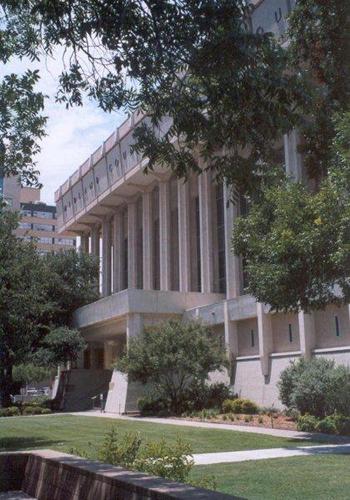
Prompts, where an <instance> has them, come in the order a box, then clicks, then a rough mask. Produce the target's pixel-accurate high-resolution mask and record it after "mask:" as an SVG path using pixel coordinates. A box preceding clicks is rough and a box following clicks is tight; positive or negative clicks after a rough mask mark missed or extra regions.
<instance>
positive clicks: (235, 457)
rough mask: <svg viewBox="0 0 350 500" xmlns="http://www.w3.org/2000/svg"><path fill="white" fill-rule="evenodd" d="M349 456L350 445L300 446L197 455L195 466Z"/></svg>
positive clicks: (195, 455)
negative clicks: (271, 459) (315, 456)
mask: <svg viewBox="0 0 350 500" xmlns="http://www.w3.org/2000/svg"><path fill="white" fill-rule="evenodd" d="M327 454H332V455H334V454H338V455H349V454H350V444H344V445H342V444H338V445H320V446H300V447H297V448H288V449H287V448H271V449H268V450H248V451H228V452H220V453H197V454H194V455H193V460H194V463H195V465H210V464H222V463H233V462H246V461H249V460H266V459H268V458H286V457H300V456H310V455H327Z"/></svg>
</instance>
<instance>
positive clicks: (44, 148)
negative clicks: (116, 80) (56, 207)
mask: <svg viewBox="0 0 350 500" xmlns="http://www.w3.org/2000/svg"><path fill="white" fill-rule="evenodd" d="M28 67H30V68H31V69H36V68H38V69H39V70H40V76H41V80H40V84H39V85H38V88H39V89H40V90H41V91H42V92H43V93H44V94H46V95H48V96H49V99H48V100H47V101H46V109H45V115H46V116H48V122H47V128H46V132H47V136H46V137H45V138H44V139H43V140H42V142H41V153H40V154H39V155H37V157H36V161H37V166H38V170H40V181H41V183H42V184H43V189H42V193H41V197H42V200H43V201H45V202H46V203H54V192H55V190H56V189H57V188H58V187H59V186H60V185H61V184H62V183H63V182H64V181H65V180H66V179H67V178H68V177H69V176H70V175H71V174H72V173H73V172H74V171H75V170H76V169H77V168H78V167H79V165H81V164H82V163H83V162H84V161H85V160H86V159H87V158H88V156H89V155H90V154H91V153H92V152H93V151H94V150H95V149H97V147H98V146H99V145H100V144H101V143H102V141H103V140H104V139H106V138H107V137H108V136H109V135H110V134H111V133H112V132H113V130H114V129H115V128H116V127H117V126H118V125H119V124H120V123H121V122H122V121H123V120H124V119H125V115H124V114H123V113H122V112H120V113H112V114H110V113H104V112H103V111H102V110H101V109H99V108H98V107H97V105H96V104H95V102H93V101H87V102H86V103H85V105H84V106H83V107H75V108H72V109H69V110H66V109H65V106H64V105H63V104H58V103H56V102H55V99H54V96H55V93H56V90H57V82H58V75H59V73H60V71H61V69H62V58H60V57H59V56H57V55H56V58H55V59H48V58H45V60H42V61H41V62H40V63H28V62H25V61H14V62H12V63H11V64H7V65H6V66H5V67H2V68H1V71H0V77H1V76H2V75H4V74H8V73H11V72H15V73H22V72H23V71H25V69H26V68H28Z"/></svg>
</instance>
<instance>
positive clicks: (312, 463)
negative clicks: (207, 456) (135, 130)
mask: <svg viewBox="0 0 350 500" xmlns="http://www.w3.org/2000/svg"><path fill="white" fill-rule="evenodd" d="M349 470H350V456H349V455H322V456H309V457H293V458H279V459H276V458H274V459H268V460H260V461H252V462H241V463H235V464H218V465H202V466H197V467H195V468H194V469H193V471H192V472H191V478H193V479H196V478H199V477H203V475H204V476H207V475H214V476H215V478H216V480H217V489H218V490H219V491H221V492H224V493H229V494H231V495H237V496H241V497H243V498H248V499H249V500H254V499H259V500H263V499H268V500H274V499H276V500H277V499H281V498H283V500H292V499H293V500H295V499H299V498H300V499H303V500H305V499H315V498H317V500H323V499H324V500H330V499H337V500H342V499H349V497H350V494H349V492H350V475H349Z"/></svg>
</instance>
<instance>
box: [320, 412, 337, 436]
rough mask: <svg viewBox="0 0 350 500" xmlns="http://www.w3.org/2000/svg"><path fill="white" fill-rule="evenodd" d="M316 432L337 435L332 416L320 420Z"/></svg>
mask: <svg viewBox="0 0 350 500" xmlns="http://www.w3.org/2000/svg"><path fill="white" fill-rule="evenodd" d="M315 430H316V431H317V432H323V433H324V434H336V433H337V425H336V421H335V418H334V416H332V415H329V416H328V417H325V418H323V419H322V420H320V421H319V422H318V423H317V425H316V429H315Z"/></svg>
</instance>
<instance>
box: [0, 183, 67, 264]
mask: <svg viewBox="0 0 350 500" xmlns="http://www.w3.org/2000/svg"><path fill="white" fill-rule="evenodd" d="M0 198H1V199H3V200H4V201H5V202H6V204H7V206H8V207H9V209H11V210H16V211H19V213H20V215H21V220H20V222H19V225H18V228H17V230H16V232H15V233H16V235H17V236H18V237H19V238H22V239H24V240H27V241H33V243H35V246H36V247H37V249H38V251H39V252H40V253H42V254H44V253H47V252H59V251H62V250H68V249H72V248H76V237H75V235H74V234H72V233H69V232H64V233H60V234H58V232H57V220H56V206H55V205H47V204H46V203H44V202H42V201H40V189H38V188H32V187H23V186H21V183H20V181H19V179H18V178H17V177H15V176H11V177H1V176H0Z"/></svg>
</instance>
